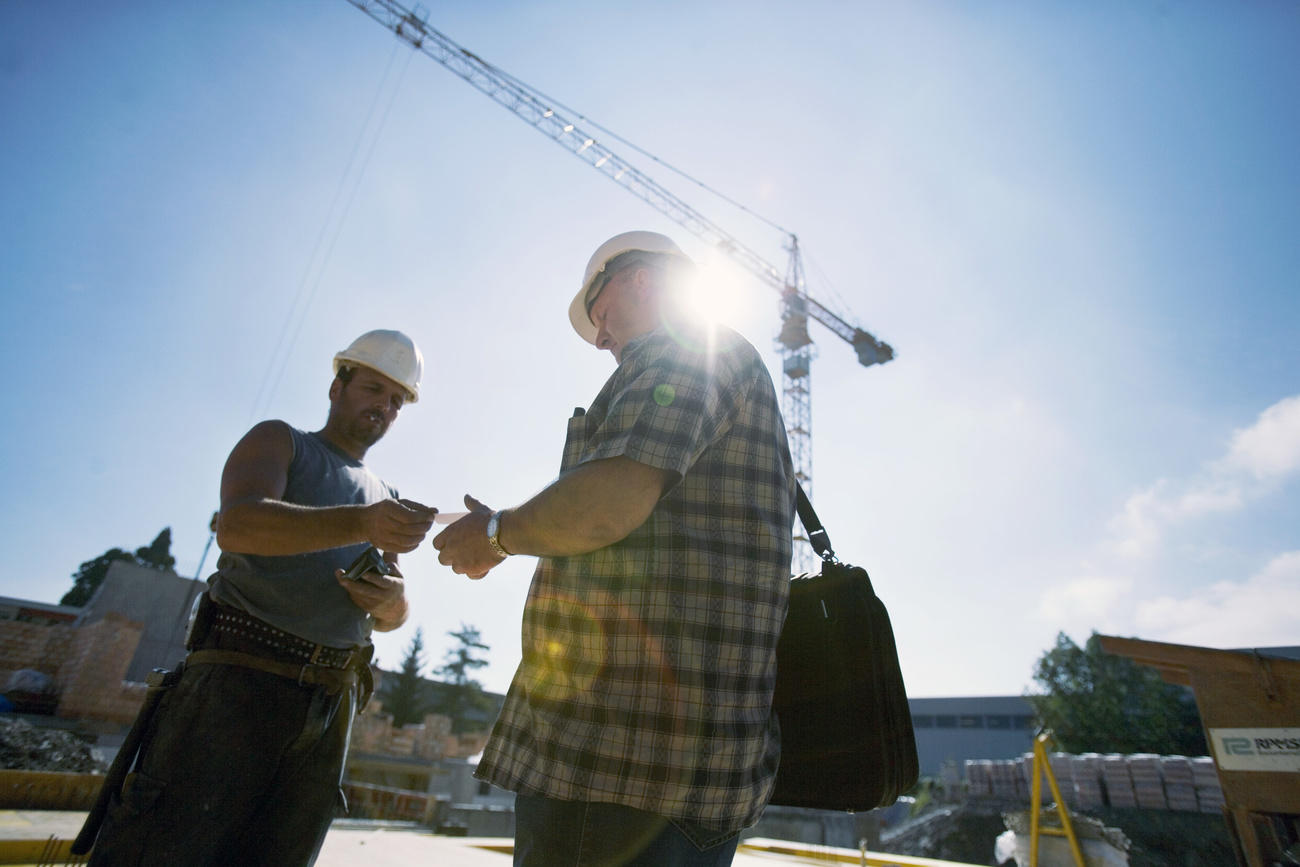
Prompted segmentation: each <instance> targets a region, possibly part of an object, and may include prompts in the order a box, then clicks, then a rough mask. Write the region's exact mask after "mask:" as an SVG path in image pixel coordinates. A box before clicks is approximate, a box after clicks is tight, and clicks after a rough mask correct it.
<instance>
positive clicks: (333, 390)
mask: <svg viewBox="0 0 1300 867" xmlns="http://www.w3.org/2000/svg"><path fill="white" fill-rule="evenodd" d="M342 393H343V380H341V379H339V378H338V377H337V376H336V377H334V381H333V382H331V383H330V400H331V401H334V400H338V397H339V395H340V394H342Z"/></svg>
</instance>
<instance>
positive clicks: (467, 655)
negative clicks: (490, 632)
mask: <svg viewBox="0 0 1300 867" xmlns="http://www.w3.org/2000/svg"><path fill="white" fill-rule="evenodd" d="M447 634H448V635H449V636H450V637H452V638H454V639H456V644H455V646H453V647H452V648H451V649H450V650H448V651H447V653H446V655H445V656H444V657H443V659H444V660H445V661H444V662H443V664H442V665H441V666H439V667H438V668H436V669H434V674H437V675H440V676H441V677H442V678H443V680H444V682H445V683H446V685H447V688H446V689H444V690H442V694H441V696H440V701H439V702H438V705H437V707H436V710H437V711H438V712H439V713H443V714H446V715H447V716H449V717H451V720H452V731H454V732H456V733H460V732H465V731H470V730H471V729H477V728H479V726H478V725H477V724H476V723H475V722H474V721H473V720H471V719H469V718H468V714H469V712H470V711H473V710H485V709H487V708H489V707H491V705H492V702H491V700H490V699H489V698H488V697H487V696H486V695H485V694H484V693H483V685H482V684H481V683H479V682H478V681H477V680H474V679H473V678H472V677H470V673H471V672H473V671H476V670H477V669H480V668H482V667H483V666H485V665H487V660H486V659H483V658H481V657H480V656H479V655H478V654H479V652H484V653H486V652H487V651H488V650H490V649H491V648H489V647H488V646H487V645H486V644H484V643H483V640H482V636H481V635H480V634H479V631H478V629H476V628H474V627H473V626H466V625H465V624H464V623H462V624H461V625H460V631H459V632H454V631H453V632H448V633H447Z"/></svg>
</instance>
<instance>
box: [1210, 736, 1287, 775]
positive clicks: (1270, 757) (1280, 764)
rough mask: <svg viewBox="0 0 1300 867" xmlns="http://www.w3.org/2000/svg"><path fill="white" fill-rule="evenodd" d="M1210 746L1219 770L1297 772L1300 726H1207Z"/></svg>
mask: <svg viewBox="0 0 1300 867" xmlns="http://www.w3.org/2000/svg"><path fill="white" fill-rule="evenodd" d="M1210 746H1211V749H1213V750H1214V758H1215V761H1217V762H1218V763H1219V768H1220V769H1221V770H1225V771H1281V772H1283V773H1300V728H1285V729H1210Z"/></svg>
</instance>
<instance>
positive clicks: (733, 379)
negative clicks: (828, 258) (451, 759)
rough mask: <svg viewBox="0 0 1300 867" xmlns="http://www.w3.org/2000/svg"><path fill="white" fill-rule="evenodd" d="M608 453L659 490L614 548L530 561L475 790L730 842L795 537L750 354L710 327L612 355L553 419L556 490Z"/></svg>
mask: <svg viewBox="0 0 1300 867" xmlns="http://www.w3.org/2000/svg"><path fill="white" fill-rule="evenodd" d="M619 455H622V456H624V457H628V458H631V459H633V460H635V461H638V462H640V463H643V464H647V465H649V466H653V467H657V468H659V469H662V470H667V471H669V472H670V473H671V474H672V475H673V476H674V477H675V478H676V483H675V484H673V485H671V487H670V488H669V490H668V491H667V492H666V493H665V494H664V495H663V497H662V498H661V499H660V501H659V502H658V504H657V505H656V506H655V508H654V511H653V512H652V513H651V515H650V517H649V518H648V519H647V520H646V522H645V523H644V524H642V525H641V526H640V527H638V528H637V529H636V530H634V531H633V532H632V533H631V534H630V535H629V536H627V537H626V538H625V539H623V540H622V541H620V542H617V543H615V544H613V545H610V546H608V547H606V548H602V549H600V550H598V551H593V552H591V553H589V554H583V555H578V556H572V557H554V558H543V559H542V560H541V561H540V562H539V563H538V567H537V571H536V573H535V574H534V576H533V582H532V586H531V588H530V590H529V594H528V601H527V605H526V606H525V609H524V623H523V659H522V662H521V663H520V666H519V669H518V671H517V672H516V674H515V678H514V681H513V683H512V684H511V687H510V690H509V693H508V695H507V697H506V702H505V707H504V708H503V710H502V712H501V715H500V718H499V719H498V720H497V723H496V726H495V727H494V729H493V732H492V737H491V739H490V741H489V743H488V746H487V749H486V750H485V752H484V754H483V759H482V761H481V762H480V764H479V767H478V771H477V774H478V776H479V777H481V778H483V779H486V780H489V781H491V782H493V783H495V784H497V785H499V786H502V787H503V788H507V789H513V790H515V791H528V792H533V793H540V794H543V795H547V796H549V797H552V798H557V799H560V800H585V801H600V802H609V803H617V804H623V805H625V806H629V807H633V808H636V809H640V810H646V811H648V812H651V813H655V814H658V815H662V816H668V817H672V818H680V819H685V820H689V821H693V822H698V823H700V824H702V825H705V826H707V827H712V828H717V829H720V830H727V831H731V830H739V829H741V828H744V827H747V826H748V825H751V824H753V823H754V822H755V821H757V820H758V818H759V815H760V814H761V812H762V809H763V807H764V805H765V804H766V802H767V799H768V797H769V796H770V793H771V788H772V782H773V780H774V778H775V774H776V767H777V762H778V760H779V756H780V745H779V735H778V729H777V724H776V720H775V717H774V715H773V713H772V710H771V700H772V688H773V684H774V683H775V679H776V644H777V639H778V638H779V636H780V633H781V626H782V624H783V623H784V621H785V612H786V601H787V595H788V588H789V580H790V549H791V527H792V524H793V521H794V471H793V468H792V466H791V460H790V451H789V447H788V444H787V442H786V435H785V429H784V425H783V423H782V420H781V413H780V409H779V406H778V403H777V398H776V391H775V389H774V388H773V386H772V380H771V377H770V376H769V375H768V372H767V368H766V367H765V366H764V364H763V363H762V360H761V359H760V357H759V355H758V353H757V352H756V351H755V349H754V347H753V346H751V345H750V344H749V343H748V342H746V341H745V340H744V338H742V337H740V335H738V334H736V333H735V332H732V331H729V330H726V329H716V330H715V331H714V332H713V338H712V340H711V341H710V340H709V339H708V338H707V337H706V336H705V335H703V334H698V335H694V336H693V337H690V338H688V337H686V336H685V335H683V334H682V333H681V332H677V333H675V334H669V333H668V332H667V331H666V330H664V329H660V330H658V331H655V332H652V333H651V334H648V335H645V336H643V337H641V338H639V339H637V340H636V341H633V342H632V343H630V344H629V345H628V346H627V348H626V350H625V352H624V355H623V360H622V363H621V364H620V365H619V367H618V369H617V370H616V371H615V373H614V374H613V375H612V376H611V377H610V379H609V380H608V381H607V382H606V383H605V386H604V388H602V390H601V392H600V394H599V395H597V397H596V400H595V402H594V403H593V404H592V405H591V407H590V408H589V409H588V410H587V411H586V412H585V413H583V412H581V411H579V412H578V414H576V415H575V416H574V417H573V418H572V419H571V420H570V422H569V432H568V440H567V443H566V445H565V453H564V459H563V461H562V465H561V470H560V472H561V475H563V474H564V473H565V472H568V471H569V470H571V469H572V468H574V467H576V466H578V465H580V464H583V463H585V462H587V461H593V460H599V459H603V458H610V457H615V456H619Z"/></svg>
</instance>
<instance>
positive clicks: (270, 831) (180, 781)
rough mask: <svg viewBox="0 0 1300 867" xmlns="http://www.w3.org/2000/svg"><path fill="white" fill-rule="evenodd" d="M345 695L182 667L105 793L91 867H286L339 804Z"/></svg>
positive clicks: (266, 677)
mask: <svg viewBox="0 0 1300 867" xmlns="http://www.w3.org/2000/svg"><path fill="white" fill-rule="evenodd" d="M355 702H356V697H355V691H354V689H351V688H349V689H344V690H342V691H341V692H336V693H333V694H331V693H330V692H329V690H328V689H327V688H326V687H323V686H310V685H309V686H299V685H298V684H297V683H295V682H294V681H292V680H290V679H288V678H284V677H280V676H277V675H275V674H270V673H267V672H263V671H256V670H254V669H250V668H244V667H238V666H229V665H195V666H191V667H187V668H186V670H185V671H184V673H183V675H182V677H181V679H180V682H179V683H178V684H177V685H176V686H175V687H172V688H171V689H169V690H168V691H167V693H166V694H165V695H164V696H163V698H162V700H161V702H160V703H159V706H158V711H157V713H156V714H155V716H154V718H153V720H152V722H151V723H150V725H149V728H148V729H147V730H146V734H145V741H144V745H143V748H142V752H141V757H140V759H139V760H138V762H137V764H136V768H135V771H134V772H133V773H132V774H130V775H129V776H128V777H127V780H126V783H125V784H124V785H123V787H122V792H121V793H120V795H118V794H114V796H113V799H112V802H111V803H110V805H109V810H108V815H107V818H106V819H105V822H104V825H103V827H102V829H101V830H100V833H99V838H98V840H97V841H96V843H95V848H94V849H93V850H92V853H91V859H90V865H91V867H218V865H220V867H231V865H240V867H245V865H265V867H271V865H275V867H295V865H310V864H312V863H313V862H314V861H315V860H316V855H317V853H318V852H319V851H320V846H321V843H322V842H323V841H324V839H325V832H326V831H327V830H328V829H329V825H330V822H331V821H332V820H333V818H334V816H335V815H336V814H337V813H338V811H339V807H340V806H341V805H342V793H341V789H340V783H341V781H342V772H343V762H344V759H345V758H346V756H347V745H348V736H349V733H350V729H351V725H352V714H353V710H354V706H355Z"/></svg>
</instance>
